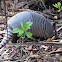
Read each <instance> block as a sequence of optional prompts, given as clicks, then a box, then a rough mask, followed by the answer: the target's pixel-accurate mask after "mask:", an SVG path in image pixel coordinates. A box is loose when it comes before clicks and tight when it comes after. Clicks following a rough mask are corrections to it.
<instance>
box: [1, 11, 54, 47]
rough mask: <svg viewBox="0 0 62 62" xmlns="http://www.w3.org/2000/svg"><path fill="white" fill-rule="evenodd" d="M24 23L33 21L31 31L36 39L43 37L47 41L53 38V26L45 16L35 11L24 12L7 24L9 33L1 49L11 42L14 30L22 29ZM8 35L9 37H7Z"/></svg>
mask: <svg viewBox="0 0 62 62" xmlns="http://www.w3.org/2000/svg"><path fill="white" fill-rule="evenodd" d="M21 21H22V23H25V22H28V21H32V22H33V24H32V26H31V29H30V30H29V31H30V32H32V34H33V36H34V37H41V38H44V39H47V38H49V37H52V36H53V30H54V28H53V26H52V24H51V23H50V21H48V20H47V19H46V18H45V17H44V16H43V15H40V14H38V13H36V12H34V11H23V12H21V13H18V14H16V15H14V16H13V17H11V18H10V19H9V20H8V22H7V25H8V27H7V30H8V32H7V33H6V34H5V36H4V38H3V40H2V42H1V43H0V48H1V47H2V46H4V44H6V43H7V41H9V39H10V38H11V36H12V33H11V31H12V29H14V28H20V22H21ZM7 34H8V35H7Z"/></svg>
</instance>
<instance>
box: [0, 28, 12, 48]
mask: <svg viewBox="0 0 62 62" xmlns="http://www.w3.org/2000/svg"><path fill="white" fill-rule="evenodd" d="M11 31H12V29H11V28H10V27H8V28H7V33H5V36H4V38H3V40H2V41H1V43H0V48H2V47H3V46H4V45H5V44H6V43H7V41H9V39H10V38H11V36H12V33H11Z"/></svg>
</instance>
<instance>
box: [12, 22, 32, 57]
mask: <svg viewBox="0 0 62 62" xmlns="http://www.w3.org/2000/svg"><path fill="white" fill-rule="evenodd" d="M20 24H21V27H20V28H15V29H13V30H12V33H18V35H17V36H18V37H21V38H22V48H21V56H23V54H22V52H23V41H24V38H25V36H27V37H28V38H32V33H31V32H27V30H28V29H30V26H31V25H32V24H33V22H31V21H29V22H26V23H24V24H23V23H22V22H20Z"/></svg>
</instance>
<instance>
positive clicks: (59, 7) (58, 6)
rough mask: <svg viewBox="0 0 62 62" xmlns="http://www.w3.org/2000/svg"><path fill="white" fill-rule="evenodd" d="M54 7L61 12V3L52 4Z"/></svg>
mask: <svg viewBox="0 0 62 62" xmlns="http://www.w3.org/2000/svg"><path fill="white" fill-rule="evenodd" d="M53 6H54V7H56V8H58V9H59V10H61V3H60V2H58V3H57V4H56V3H55V4H53Z"/></svg>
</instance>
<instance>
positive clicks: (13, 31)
mask: <svg viewBox="0 0 62 62" xmlns="http://www.w3.org/2000/svg"><path fill="white" fill-rule="evenodd" d="M19 31H20V29H19V28H15V29H13V30H12V33H18V32H19Z"/></svg>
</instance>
